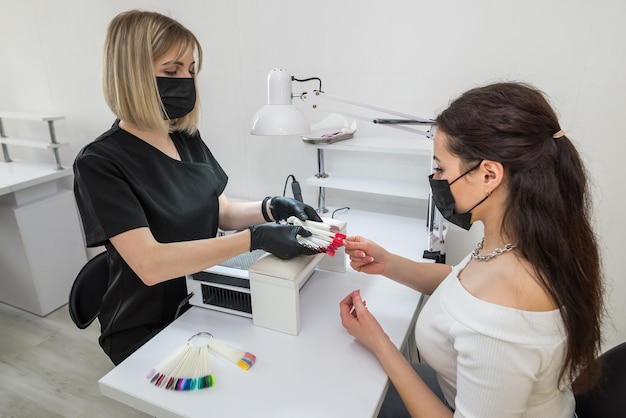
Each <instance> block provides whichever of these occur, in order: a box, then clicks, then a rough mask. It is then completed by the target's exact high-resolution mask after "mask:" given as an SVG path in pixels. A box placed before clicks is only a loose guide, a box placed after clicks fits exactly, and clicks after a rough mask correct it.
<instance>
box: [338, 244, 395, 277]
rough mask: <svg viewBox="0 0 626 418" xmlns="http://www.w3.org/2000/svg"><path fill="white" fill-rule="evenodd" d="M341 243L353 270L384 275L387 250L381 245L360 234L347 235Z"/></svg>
mask: <svg viewBox="0 0 626 418" xmlns="http://www.w3.org/2000/svg"><path fill="white" fill-rule="evenodd" d="M343 245H344V247H345V250H346V254H348V256H349V257H350V267H352V268H353V269H354V270H356V271H358V272H362V273H368V274H381V275H384V272H385V269H386V263H387V259H388V257H389V252H388V251H387V250H385V249H384V248H383V247H381V246H380V245H378V244H376V243H375V242H373V241H370V240H368V239H366V238H363V237H360V236H350V237H347V238H346V239H345V240H344V241H343Z"/></svg>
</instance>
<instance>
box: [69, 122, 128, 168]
mask: <svg viewBox="0 0 626 418" xmlns="http://www.w3.org/2000/svg"><path fill="white" fill-rule="evenodd" d="M126 136H128V134H127V133H126V132H125V131H124V130H123V129H120V127H119V126H118V121H115V123H114V124H113V125H112V126H111V127H110V128H109V129H108V130H107V131H105V132H103V133H102V134H100V135H99V136H98V137H97V138H96V139H94V140H93V141H91V142H89V143H87V144H86V145H85V146H83V148H82V149H81V150H80V151H79V152H78V154H77V155H76V160H80V159H83V158H86V157H90V156H91V157H103V158H113V159H116V158H119V157H120V156H121V155H122V154H123V151H122V145H123V144H122V141H123V142H124V144H126V143H128V142H129V141H124V139H125V137H126Z"/></svg>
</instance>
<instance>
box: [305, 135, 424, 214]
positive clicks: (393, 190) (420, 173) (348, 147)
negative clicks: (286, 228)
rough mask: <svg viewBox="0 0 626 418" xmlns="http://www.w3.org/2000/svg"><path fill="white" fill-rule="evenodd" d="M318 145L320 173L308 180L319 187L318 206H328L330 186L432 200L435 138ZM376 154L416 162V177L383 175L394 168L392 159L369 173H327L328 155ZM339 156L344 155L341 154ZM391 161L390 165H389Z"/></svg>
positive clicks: (361, 139)
mask: <svg viewBox="0 0 626 418" xmlns="http://www.w3.org/2000/svg"><path fill="white" fill-rule="evenodd" d="M310 146H314V147H316V148H317V165H318V172H317V173H316V174H315V175H313V176H311V177H309V178H308V179H307V180H306V183H307V184H308V185H311V186H316V187H319V200H318V209H321V210H323V209H325V207H326V198H325V193H326V189H327V188H329V189H340V190H349V191H354V192H362V193H374V194H380V195H387V196H397V197H404V198H411V199H421V200H428V198H429V193H430V187H429V185H428V181H427V180H426V176H427V175H428V174H429V173H430V169H431V166H432V140H430V139H427V138H419V137H415V138H373V137H355V138H352V139H348V140H344V141H340V142H336V143H334V144H311V145H310ZM327 152H333V153H335V152H336V153H337V154H340V153H347V154H349V155H351V156H352V155H355V154H357V153H373V154H374V155H383V154H388V155H394V154H395V155H403V156H408V157H410V158H411V160H412V161H415V166H416V168H415V171H414V173H413V174H414V176H410V177H406V176H405V177H404V178H388V177H384V176H381V175H377V173H378V174H380V173H381V172H382V171H386V170H387V169H390V168H391V167H390V166H389V164H390V163H389V162H386V163H384V164H381V166H379V167H373V169H372V170H370V172H369V173H367V174H365V175H351V174H345V173H336V172H326V154H325V153H327ZM338 158H341V157H340V156H338ZM385 164H387V166H385Z"/></svg>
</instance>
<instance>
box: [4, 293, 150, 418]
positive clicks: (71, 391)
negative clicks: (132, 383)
mask: <svg viewBox="0 0 626 418" xmlns="http://www.w3.org/2000/svg"><path fill="white" fill-rule="evenodd" d="M98 335H99V325H98V324H97V323H93V324H92V325H91V326H90V327H89V328H87V329H85V330H80V329H78V328H76V326H75V325H74V323H73V322H72V321H71V319H70V317H69V314H68V311H67V306H63V307H61V308H59V309H58V310H56V311H55V312H52V313H51V314H49V315H48V316H46V317H44V318H42V317H39V316H37V315H33V314H30V313H28V312H25V311H22V310H20V309H16V308H14V307H12V306H9V305H5V304H3V303H0V418H8V417H16V418H22V417H23V418H38V417H42V418H44V417H45V418H52V417H64V418H74V417H75V418H78V417H84V418H100V417H103V418H105V417H106V418H108V417H124V418H133V417H146V416H147V415H145V414H143V413H140V412H138V411H136V410H134V409H132V408H130V407H127V406H126V405H123V404H121V403H118V402H116V401H114V400H112V399H109V398H107V397H104V396H102V395H101V394H100V390H99V388H98V379H99V378H100V377H102V376H104V375H105V374H106V373H107V372H108V371H109V370H111V369H112V367H113V364H112V363H111V361H110V360H109V359H108V357H107V356H106V355H105V354H104V353H103V352H102V350H101V349H100V346H99V345H98V341H97V339H98Z"/></svg>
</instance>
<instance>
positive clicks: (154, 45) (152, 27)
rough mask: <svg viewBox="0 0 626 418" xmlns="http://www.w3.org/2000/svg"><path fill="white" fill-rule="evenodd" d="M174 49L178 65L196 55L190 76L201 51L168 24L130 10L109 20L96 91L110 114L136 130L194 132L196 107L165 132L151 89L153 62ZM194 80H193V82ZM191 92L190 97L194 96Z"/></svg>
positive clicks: (163, 18)
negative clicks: (99, 88)
mask: <svg viewBox="0 0 626 418" xmlns="http://www.w3.org/2000/svg"><path fill="white" fill-rule="evenodd" d="M177 45H179V48H180V49H179V53H178V56H177V57H176V59H177V60H178V59H179V58H180V57H181V56H182V55H184V54H185V53H186V52H187V51H189V50H191V51H194V52H195V53H196V54H197V58H196V73H197V72H199V71H200V68H201V66H202V48H201V46H200V43H199V42H198V40H197V39H196V37H195V36H194V34H193V33H192V32H191V31H190V30H189V29H187V28H185V27H184V26H183V25H181V24H180V23H178V22H177V21H175V20H174V19H172V18H169V17H167V16H164V15H162V14H159V13H154V12H144V11H139V10H131V11H127V12H123V13H120V14H119V15H117V16H116V17H114V18H113V20H112V21H111V23H109V26H108V29H107V35H106V40H105V43H104V52H103V75H102V87H103V90H104V98H105V100H106V102H107V104H108V106H109V108H110V109H111V111H112V112H113V113H114V114H115V115H116V116H117V117H118V118H119V119H121V120H123V121H126V122H129V123H131V124H133V125H135V126H137V127H138V128H141V129H163V128H166V129H170V130H178V131H185V132H188V133H190V134H193V133H195V132H196V131H197V130H198V128H197V127H198V119H199V107H200V106H199V101H198V100H196V105H195V107H194V109H193V110H192V111H191V112H190V113H189V114H187V115H186V116H184V117H182V118H179V119H178V120H176V122H175V124H173V125H170V126H169V128H168V123H169V122H168V121H167V120H164V118H163V115H164V112H165V109H164V107H163V103H162V102H161V98H160V96H159V91H158V88H157V84H156V77H155V75H154V62H155V60H157V59H159V58H160V57H162V56H163V55H165V54H166V53H167V52H168V51H169V50H171V49H172V48H173V47H175V46H177ZM194 77H195V76H194ZM197 93H198V92H197V86H196V97H198V94H197Z"/></svg>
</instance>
